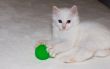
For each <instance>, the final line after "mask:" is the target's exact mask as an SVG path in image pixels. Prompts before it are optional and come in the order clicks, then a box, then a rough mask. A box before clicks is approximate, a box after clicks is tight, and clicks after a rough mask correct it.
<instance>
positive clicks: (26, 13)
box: [0, 0, 110, 69]
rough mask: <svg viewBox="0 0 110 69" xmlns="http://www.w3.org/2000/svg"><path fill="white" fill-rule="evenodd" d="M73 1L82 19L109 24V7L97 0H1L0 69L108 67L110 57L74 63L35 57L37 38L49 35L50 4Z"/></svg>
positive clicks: (68, 4) (82, 68)
mask: <svg viewBox="0 0 110 69" xmlns="http://www.w3.org/2000/svg"><path fill="white" fill-rule="evenodd" d="M73 4H77V5H78V7H79V13H80V19H81V22H85V21H88V22H94V23H97V22H98V23H101V24H104V25H105V26H106V27H108V28H110V9H109V8H107V7H106V6H104V5H103V4H101V3H100V2H98V1H97V0H0V69H110V57H107V58H100V59H97V58H94V59H93V60H90V61H87V62H83V63H77V64H62V63H60V62H58V61H55V60H51V59H50V60H48V61H44V62H38V61H37V59H36V58H35V56H34V46H35V44H36V41H37V40H39V39H49V38H50V36H51V34H50V25H51V23H52V19H51V11H52V6H53V5H57V6H58V7H71V6H72V5H73Z"/></svg>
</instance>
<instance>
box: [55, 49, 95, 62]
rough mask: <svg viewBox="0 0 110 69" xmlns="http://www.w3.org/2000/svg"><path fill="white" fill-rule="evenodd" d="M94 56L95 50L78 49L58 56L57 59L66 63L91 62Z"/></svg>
mask: <svg viewBox="0 0 110 69" xmlns="http://www.w3.org/2000/svg"><path fill="white" fill-rule="evenodd" d="M94 54H95V50H90V49H79V50H78V49H77V50H70V51H68V52H65V53H62V54H60V55H58V56H57V57H56V58H58V59H60V60H61V61H63V62H64V63H75V62H82V61H86V60H89V59H91V58H93V57H94Z"/></svg>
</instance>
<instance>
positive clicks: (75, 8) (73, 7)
mask: <svg viewBox="0 0 110 69" xmlns="http://www.w3.org/2000/svg"><path fill="white" fill-rule="evenodd" d="M70 10H71V12H72V14H78V11H77V6H76V5H73V6H72V8H71V9H70Z"/></svg>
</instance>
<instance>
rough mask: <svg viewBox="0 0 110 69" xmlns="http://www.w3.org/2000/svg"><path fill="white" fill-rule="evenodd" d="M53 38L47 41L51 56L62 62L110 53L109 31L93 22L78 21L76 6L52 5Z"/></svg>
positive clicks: (82, 59)
mask: <svg viewBox="0 0 110 69" xmlns="http://www.w3.org/2000/svg"><path fill="white" fill-rule="evenodd" d="M52 26H53V38H52V40H51V41H49V42H48V44H50V45H49V46H50V47H49V51H50V53H51V55H52V56H53V57H55V58H56V59H60V60H62V61H63V62H79V61H85V60H88V59H90V58H92V57H93V56H102V57H103V56H107V55H109V54H110V32H109V31H108V30H107V29H106V28H105V27H103V26H101V25H99V24H94V23H89V22H88V23H81V24H80V23H79V17H78V11H77V6H75V5H74V6H73V7H72V8H61V9H59V8H57V7H56V6H53V23H52Z"/></svg>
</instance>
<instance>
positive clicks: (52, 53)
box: [48, 47, 58, 58]
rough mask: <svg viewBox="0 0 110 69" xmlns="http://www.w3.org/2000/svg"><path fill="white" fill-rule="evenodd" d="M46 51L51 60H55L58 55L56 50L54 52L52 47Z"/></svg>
mask: <svg viewBox="0 0 110 69" xmlns="http://www.w3.org/2000/svg"><path fill="white" fill-rule="evenodd" d="M48 51H49V53H50V55H51V56H52V57H53V58H55V57H56V55H57V53H58V52H57V50H56V49H55V48H54V47H50V48H48Z"/></svg>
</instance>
